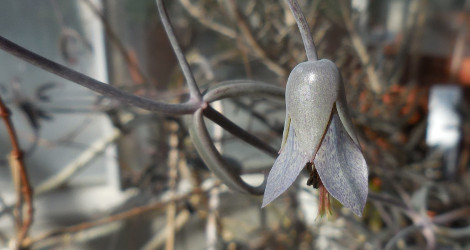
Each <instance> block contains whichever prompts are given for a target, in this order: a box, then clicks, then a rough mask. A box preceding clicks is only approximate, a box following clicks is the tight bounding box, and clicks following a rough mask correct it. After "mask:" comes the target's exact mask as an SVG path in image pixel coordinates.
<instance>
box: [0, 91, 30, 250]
mask: <svg viewBox="0 0 470 250" xmlns="http://www.w3.org/2000/svg"><path fill="white" fill-rule="evenodd" d="M10 116H11V113H10V111H9V110H8V108H7V107H6V106H5V104H4V103H3V99H2V98H1V97H0V117H2V119H3V122H4V123H5V126H6V128H7V132H8V135H9V136H10V141H11V145H12V151H11V155H10V156H11V162H12V163H13V166H12V167H13V171H14V172H16V173H18V175H19V178H18V182H19V185H18V186H19V188H20V189H21V195H19V196H18V197H17V207H16V209H17V211H16V216H18V217H19V218H21V225H20V226H21V228H19V232H18V235H17V246H18V247H19V246H22V245H23V241H24V239H25V238H26V237H27V235H28V231H29V228H30V227H31V224H32V223H33V218H34V207H33V194H32V189H31V185H30V183H29V177H28V173H27V171H26V167H25V165H24V162H23V153H22V151H21V149H20V145H19V141H18V137H17V136H16V132H15V128H14V126H13V123H12V121H11V119H10ZM22 201H24V203H25V205H26V213H25V214H24V213H23V206H22Z"/></svg>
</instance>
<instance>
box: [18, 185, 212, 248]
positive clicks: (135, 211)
mask: <svg viewBox="0 0 470 250" xmlns="http://www.w3.org/2000/svg"><path fill="white" fill-rule="evenodd" d="M214 187H215V186H214V185H211V186H209V187H207V188H204V189H200V188H196V189H194V190H193V191H191V192H189V193H186V194H182V195H178V196H175V197H174V198H172V199H168V198H167V199H164V200H162V201H158V202H156V203H153V204H149V205H145V206H140V207H135V208H132V209H130V210H128V211H125V212H122V213H118V214H114V215H110V216H107V217H104V218H101V219H98V220H95V221H88V222H84V223H80V224H77V225H74V226H70V227H65V228H60V229H55V230H52V231H49V232H46V233H42V234H40V235H39V236H37V237H32V238H30V239H29V240H28V241H27V242H26V244H25V245H26V246H27V247H31V246H32V245H34V244H36V243H37V242H39V241H42V240H45V239H47V238H50V237H54V236H58V235H62V234H68V233H76V232H79V231H82V230H86V229H89V228H92V227H96V226H101V225H103V224H107V223H111V222H115V221H119V220H125V219H129V218H131V217H134V216H138V215H142V214H144V213H147V212H150V211H153V210H158V209H163V208H165V207H166V206H167V205H168V203H170V202H180V201H184V200H187V199H188V198H189V197H191V196H193V195H195V194H201V193H204V192H207V191H209V190H211V189H212V188H214Z"/></svg>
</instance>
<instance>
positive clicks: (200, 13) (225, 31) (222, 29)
mask: <svg viewBox="0 0 470 250" xmlns="http://www.w3.org/2000/svg"><path fill="white" fill-rule="evenodd" d="M180 3H181V5H183V7H184V8H185V9H186V10H187V11H188V13H189V14H190V15H191V16H192V17H193V18H194V19H196V20H197V21H198V22H200V23H201V24H203V25H205V26H206V27H207V28H209V29H211V30H214V31H216V32H218V33H220V34H222V35H224V36H226V37H229V38H232V39H235V38H237V32H235V31H234V30H233V29H231V28H229V27H227V26H224V25H222V24H219V23H217V22H215V21H213V20H211V19H209V18H207V13H205V12H204V10H203V9H202V8H200V7H198V6H195V5H193V4H192V3H191V1H190V0H180Z"/></svg>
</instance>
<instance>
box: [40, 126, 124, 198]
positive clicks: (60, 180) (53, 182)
mask: <svg viewBox="0 0 470 250" xmlns="http://www.w3.org/2000/svg"><path fill="white" fill-rule="evenodd" d="M120 136H121V131H120V130H119V129H117V128H115V129H113V131H112V133H111V134H110V135H109V136H108V137H105V138H103V139H102V140H99V141H97V142H95V143H93V144H92V145H91V146H90V148H89V149H87V150H86V151H84V152H83V153H82V154H81V155H80V156H78V157H77V158H76V159H75V160H74V161H73V162H71V163H70V164H69V165H67V166H65V167H64V168H63V169H62V170H61V171H59V172H58V173H57V174H55V175H53V176H52V177H50V178H48V179H47V180H45V181H44V182H42V183H41V184H39V185H38V186H37V187H36V191H35V195H42V194H44V193H47V192H48V191H51V190H53V189H55V188H57V187H60V186H61V185H64V184H65V183H66V182H67V181H68V180H69V179H70V178H71V177H72V176H74V175H75V174H77V173H78V172H79V171H80V170H82V169H83V168H84V167H86V166H88V164H89V163H90V162H91V161H92V160H93V159H95V158H96V156H97V155H99V154H100V153H102V152H103V151H104V150H105V149H106V148H107V146H108V145H110V144H111V143H113V142H114V141H116V140H117V139H118V138H119V137H120Z"/></svg>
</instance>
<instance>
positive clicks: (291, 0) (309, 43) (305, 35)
mask: <svg viewBox="0 0 470 250" xmlns="http://www.w3.org/2000/svg"><path fill="white" fill-rule="evenodd" d="M287 3H288V4H289V8H290V10H291V11H292V14H293V15H294V17H295V21H296V22H297V26H299V31H300V35H301V36H302V41H303V42H304V46H305V53H306V54H307V59H308V60H309V61H316V60H318V56H317V49H316V48H315V43H313V38H312V33H311V32H310V28H309V27H308V23H307V20H306V19H305V16H304V14H303V13H302V10H301V9H300V6H299V4H298V3H297V1H296V0H287Z"/></svg>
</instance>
